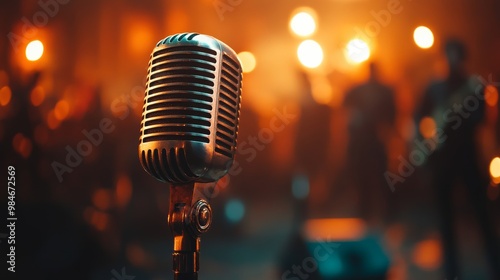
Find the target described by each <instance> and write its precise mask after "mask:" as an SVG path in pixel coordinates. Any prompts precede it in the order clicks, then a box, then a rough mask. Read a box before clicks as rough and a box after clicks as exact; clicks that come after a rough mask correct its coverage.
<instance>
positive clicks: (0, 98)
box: [0, 86, 12, 106]
mask: <svg viewBox="0 0 500 280" xmlns="http://www.w3.org/2000/svg"><path fill="white" fill-rule="evenodd" d="M11 98H12V91H11V90H10V87H8V86H3V87H2V88H1V89H0V105H2V106H7V105H8V104H9V102H10V99H11Z"/></svg>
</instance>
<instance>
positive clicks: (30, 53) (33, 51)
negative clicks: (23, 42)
mask: <svg viewBox="0 0 500 280" xmlns="http://www.w3.org/2000/svg"><path fill="white" fill-rule="evenodd" d="M42 55H43V44H42V42H41V41H40V40H34V41H31V42H29V44H28V45H27V46H26V58H27V59H28V60H29V61H37V60H39V59H40V58H41V57H42Z"/></svg>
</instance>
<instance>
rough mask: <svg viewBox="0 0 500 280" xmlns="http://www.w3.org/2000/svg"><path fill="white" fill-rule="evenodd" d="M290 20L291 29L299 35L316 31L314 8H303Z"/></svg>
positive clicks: (304, 35) (302, 35)
mask: <svg viewBox="0 0 500 280" xmlns="http://www.w3.org/2000/svg"><path fill="white" fill-rule="evenodd" d="M300 10H301V11H299V12H297V13H296V14H295V15H294V16H293V17H292V19H291V20H290V29H291V30H292V32H293V33H294V34H296V35H298V36H301V37H306V36H310V35H312V34H313V33H314V32H315V31H316V19H315V16H314V14H315V13H314V10H312V9H310V8H302V9H300Z"/></svg>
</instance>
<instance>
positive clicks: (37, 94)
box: [30, 86, 45, 107]
mask: <svg viewBox="0 0 500 280" xmlns="http://www.w3.org/2000/svg"><path fill="white" fill-rule="evenodd" d="M30 100H31V104H33V106H35V107H37V106H40V105H41V104H42V103H43V101H44V100H45V89H44V88H43V87H41V86H37V87H35V88H34V89H33V90H31V94H30Z"/></svg>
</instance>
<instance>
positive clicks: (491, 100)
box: [484, 85, 498, 107]
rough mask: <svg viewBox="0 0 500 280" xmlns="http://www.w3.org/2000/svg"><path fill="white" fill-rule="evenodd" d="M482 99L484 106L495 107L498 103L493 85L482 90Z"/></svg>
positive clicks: (496, 90)
mask: <svg viewBox="0 0 500 280" xmlns="http://www.w3.org/2000/svg"><path fill="white" fill-rule="evenodd" d="M484 99H485V100H486V104H488V105H489V106H491V107H495V106H496V105H497V103H498V89H497V88H496V87H495V86H493V85H487V86H486V88H485V89H484Z"/></svg>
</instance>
